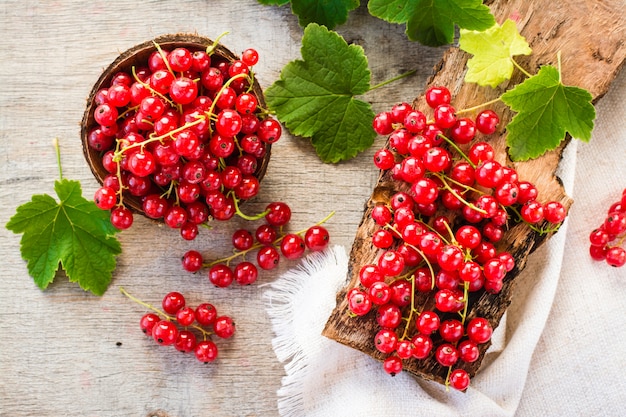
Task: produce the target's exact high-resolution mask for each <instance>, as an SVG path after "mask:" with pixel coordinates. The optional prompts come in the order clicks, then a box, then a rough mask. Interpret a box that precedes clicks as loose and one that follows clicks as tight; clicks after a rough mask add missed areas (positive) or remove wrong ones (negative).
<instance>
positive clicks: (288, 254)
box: [280, 233, 306, 259]
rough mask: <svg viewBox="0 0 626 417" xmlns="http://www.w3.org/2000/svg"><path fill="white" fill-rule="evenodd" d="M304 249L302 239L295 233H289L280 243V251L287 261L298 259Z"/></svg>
mask: <svg viewBox="0 0 626 417" xmlns="http://www.w3.org/2000/svg"><path fill="white" fill-rule="evenodd" d="M305 249H306V245H305V244H304V239H303V238H302V237H301V236H300V235H297V234H295V233H289V234H287V235H285V236H284V237H283V240H282V241H281V242H280V251H281V253H282V254H283V256H284V257H285V258H287V259H298V258H300V257H301V256H302V255H303V254H304V251H305Z"/></svg>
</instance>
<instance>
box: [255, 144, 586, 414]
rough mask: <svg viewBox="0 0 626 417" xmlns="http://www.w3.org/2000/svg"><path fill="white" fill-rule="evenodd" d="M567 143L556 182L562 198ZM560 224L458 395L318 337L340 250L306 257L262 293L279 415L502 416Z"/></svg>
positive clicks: (560, 243)
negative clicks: (279, 373) (392, 372)
mask: <svg viewBox="0 0 626 417" xmlns="http://www.w3.org/2000/svg"><path fill="white" fill-rule="evenodd" d="M575 152H576V143H575V142H573V143H572V144H570V145H569V146H568V147H567V150H566V155H565V156H564V158H563V163H562V165H561V167H560V169H561V172H560V177H561V178H562V179H563V182H564V184H565V187H566V191H567V192H568V193H571V187H572V184H573V177H574V171H575V169H574V168H575V166H574V165H575V161H576V159H575ZM566 231H567V221H566V222H565V223H564V224H563V225H562V227H561V230H560V231H559V232H558V233H557V234H556V235H555V236H553V237H552V238H551V239H550V240H549V241H548V243H546V244H545V245H543V246H542V247H541V248H540V249H539V250H538V251H537V252H535V253H534V254H533V255H532V256H531V258H530V260H529V262H528V264H527V267H526V269H525V270H524V271H523V272H522V275H521V276H520V277H519V278H518V283H519V284H518V286H517V291H516V293H515V297H514V300H513V303H512V304H511V306H510V307H509V309H508V311H507V313H506V315H505V316H504V318H503V321H502V324H501V325H500V327H498V328H497V329H496V331H495V333H494V343H493V345H492V347H491V348H490V350H489V352H488V354H487V356H486V357H485V360H484V362H483V365H482V368H481V370H480V371H479V372H478V374H477V375H476V376H475V377H474V378H473V380H472V382H471V385H470V388H469V389H468V391H467V392H466V393H461V392H456V391H454V390H449V391H446V389H445V387H443V386H442V385H440V384H437V383H434V382H429V381H423V380H420V379H417V378H415V377H413V376H411V375H409V374H407V373H402V374H400V375H397V376H395V377H390V376H389V375H387V374H386V373H385V372H384V371H383V370H382V365H381V364H380V363H379V362H377V361H376V360H374V359H372V358H370V357H369V356H367V355H366V354H364V353H362V352H359V351H357V350H355V349H352V348H349V347H346V346H343V345H341V344H339V343H338V342H335V341H333V340H330V339H328V338H325V337H324V336H322V335H321V332H322V330H323V328H324V325H325V323H326V320H327V319H328V317H329V315H330V313H331V311H332V309H333V308H334V306H335V295H336V292H337V291H338V290H339V289H340V288H341V287H342V286H343V285H344V284H345V280H346V271H347V265H348V258H347V255H346V250H347V249H346V248H343V247H341V246H334V247H331V248H329V249H327V250H326V251H325V252H322V253H314V254H312V255H309V256H308V257H307V258H305V259H304V260H303V261H302V263H301V264H300V265H299V266H298V267H297V268H295V269H292V270H290V271H288V272H287V273H285V274H284V275H282V276H281V277H279V278H278V279H277V280H276V281H274V282H273V283H272V284H270V288H269V289H268V290H267V291H266V292H265V293H264V297H265V299H266V301H267V310H268V314H269V315H270V319H271V321H272V325H273V330H274V332H275V338H274V339H273V345H274V349H275V352H276V355H277V357H278V359H279V360H280V361H281V362H284V363H285V371H286V376H285V377H284V379H283V384H282V387H281V388H280V389H279V391H278V408H279V412H280V414H281V416H285V417H286V416H294V417H295V416H298V417H300V416H306V417H316V416H319V417H328V416H342V417H350V416H355V417H356V416H359V417H362V416H371V417H378V416H389V417H392V416H393V417H397V416H408V415H412V416H447V417H448V416H456V415H459V416H485V417H487V416H512V415H513V414H514V413H515V410H516V409H517V406H518V404H519V401H520V397H521V395H522V391H523V389H524V384H525V382H526V377H527V374H528V367H529V364H530V361H531V358H532V355H533V352H534V350H535V347H536V345H537V342H538V340H539V337H540V336H541V333H542V331H543V328H544V326H545V323H546V319H547V317H548V315H549V313H550V308H551V305H552V301H553V299H554V294H555V291H556V287H557V282H558V278H559V273H560V270H561V264H562V259H563V252H564V247H565V236H566Z"/></svg>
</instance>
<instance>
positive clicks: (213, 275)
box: [209, 264, 235, 288]
mask: <svg viewBox="0 0 626 417" xmlns="http://www.w3.org/2000/svg"><path fill="white" fill-rule="evenodd" d="M234 279H235V274H234V273H233V270H232V269H230V268H229V267H228V265H225V264H217V265H213V266H212V267H211V269H209V281H211V283H212V284H213V285H215V286H217V287H221V288H225V287H228V286H230V284H232V283H233V280H234Z"/></svg>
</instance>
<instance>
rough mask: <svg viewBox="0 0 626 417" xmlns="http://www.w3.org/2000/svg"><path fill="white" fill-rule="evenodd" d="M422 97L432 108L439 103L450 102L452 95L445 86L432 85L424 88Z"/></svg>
mask: <svg viewBox="0 0 626 417" xmlns="http://www.w3.org/2000/svg"><path fill="white" fill-rule="evenodd" d="M424 98H425V100H426V104H428V106H429V107H431V108H433V109H434V108H435V107H437V106H439V105H441V104H450V101H451V100H452V95H451V94H450V90H448V89H447V88H446V87H441V86H433V87H429V88H428V89H427V90H426V93H425V95H424Z"/></svg>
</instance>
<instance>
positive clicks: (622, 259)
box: [605, 246, 626, 268]
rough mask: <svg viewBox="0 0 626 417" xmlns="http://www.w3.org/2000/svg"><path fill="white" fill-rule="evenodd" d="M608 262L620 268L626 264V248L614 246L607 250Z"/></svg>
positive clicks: (606, 257)
mask: <svg viewBox="0 0 626 417" xmlns="http://www.w3.org/2000/svg"><path fill="white" fill-rule="evenodd" d="M605 259H606V263H607V264H609V265H611V266H614V267H616V268H619V267H621V266H624V264H626V250H624V248H622V247H621V246H613V247H612V248H609V249H608V250H607V251H606V256H605Z"/></svg>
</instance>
